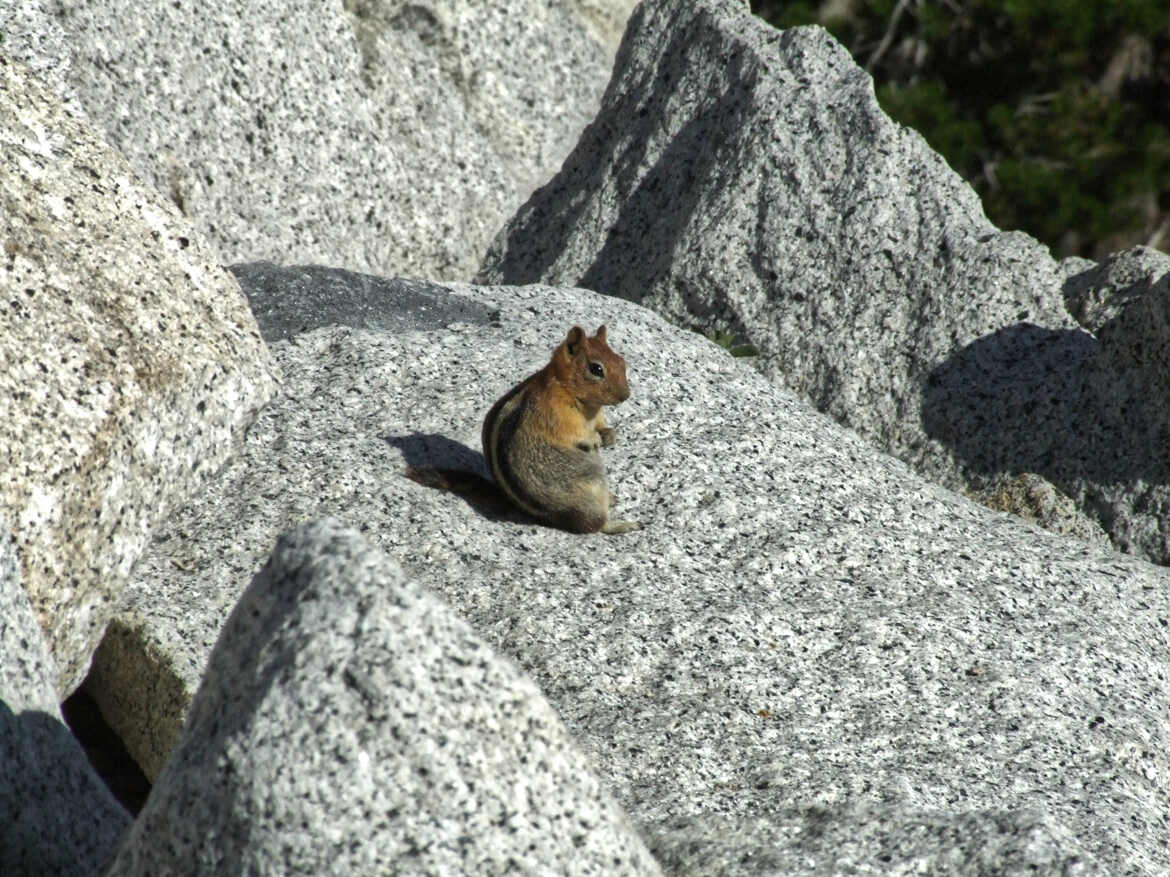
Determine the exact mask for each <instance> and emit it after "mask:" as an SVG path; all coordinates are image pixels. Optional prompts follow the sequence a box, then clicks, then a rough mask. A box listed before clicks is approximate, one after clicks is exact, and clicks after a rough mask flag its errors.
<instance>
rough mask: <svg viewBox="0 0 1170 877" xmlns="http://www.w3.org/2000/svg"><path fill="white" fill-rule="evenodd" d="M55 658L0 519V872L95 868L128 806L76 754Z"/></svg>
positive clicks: (80, 876) (79, 875) (80, 875)
mask: <svg viewBox="0 0 1170 877" xmlns="http://www.w3.org/2000/svg"><path fill="white" fill-rule="evenodd" d="M56 682H57V668H56V666H55V664H54V663H53V658H52V656H51V655H50V654H49V650H48V648H47V646H46V644H45V640H44V637H43V636H42V635H41V630H40V627H38V625H37V619H36V616H35V615H34V614H33V608H32V605H31V604H30V603H29V601H28V596H27V595H26V594H25V591H24V587H23V586H22V585H21V581H20V570H19V563H18V560H17V552H16V542H15V540H14V539H13V538H12V535H11V532H10V530H9V529H8V526H7V525H6V524H5V523H3V522H2V521H0V874H5V875H7V877H25V875H27V877H40V875H46V874H54V875H63V877H66V875H68V877H74V875H76V877H89V875H96V874H101V873H102V872H103V869H104V868H105V866H106V865H107V864H108V863H109V861H110V858H111V857H112V856H113V854H114V850H115V848H116V846H117V844H118V841H119V840H120V839H121V837H122V834H123V832H125V830H126V829H127V828H129V826H130V814H128V813H127V812H126V811H125V810H123V809H122V807H121V805H120V804H118V802H117V801H115V800H114V797H113V796H112V795H111V794H110V792H109V790H108V789H107V788H106V787H105V785H104V784H103V783H102V781H101V780H100V779H98V777H97V774H95V773H94V772H93V769H92V768H91V767H90V765H89V761H87V760H86V757H85V753H84V752H82V750H81V746H80V745H79V744H78V742H77V740H76V739H74V737H73V734H72V733H70V731H69V728H68V727H67V726H66V724H65V722H64V720H63V719H62V718H61V711H60V709H58V707H57V696H56V692H55V690H54V686H55V685H56Z"/></svg>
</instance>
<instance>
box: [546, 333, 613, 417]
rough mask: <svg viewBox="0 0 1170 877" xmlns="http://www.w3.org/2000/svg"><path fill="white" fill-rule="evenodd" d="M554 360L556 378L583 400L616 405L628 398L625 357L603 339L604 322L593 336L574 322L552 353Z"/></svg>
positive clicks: (595, 403)
mask: <svg viewBox="0 0 1170 877" xmlns="http://www.w3.org/2000/svg"><path fill="white" fill-rule="evenodd" d="M553 362H554V363H555V364H556V371H557V378H558V380H560V382H561V383H562V384H564V385H565V386H566V387H569V388H570V390H571V391H572V393H573V395H575V396H576V397H577V398H578V399H579V400H580V401H582V402H586V403H591V404H594V405H617V404H618V403H619V402H624V401H625V400H626V399H628V398H630V385H629V384H628V383H626V361H625V360H624V359H622V358H621V357H620V356H618V355H617V354H616V353H614V352H613V350H611V349H610V346H609V344H607V343H606V340H605V326H601V327H600V328H599V329H598V330H597V333H596V334H595V335H593V336H589V335H586V334H585V330H584V329H582V328H581V327H580V326H574V327H573V328H572V329H570V330H569V334H568V335H567V336H566V337H565V340H564V342H563V343H562V344H561V346H560V347H558V348H557V351H556V353H555V354H553Z"/></svg>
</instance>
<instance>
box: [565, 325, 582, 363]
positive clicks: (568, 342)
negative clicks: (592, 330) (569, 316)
mask: <svg viewBox="0 0 1170 877" xmlns="http://www.w3.org/2000/svg"><path fill="white" fill-rule="evenodd" d="M584 343H585V330H584V329H582V328H581V327H580V326H574V327H573V328H572V329H570V330H569V334H568V336H566V338H565V349H566V350H568V352H569V356H576V355H577V354H578V353H579V352H580V351H581V347H582V345H584Z"/></svg>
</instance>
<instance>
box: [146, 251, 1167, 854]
mask: <svg viewBox="0 0 1170 877" xmlns="http://www.w3.org/2000/svg"><path fill="white" fill-rule="evenodd" d="M307 273H308V272H305V271H303V270H302V269H296V270H290V271H289V272H288V274H289V276H290V281H295V279H296V278H303V277H304V276H306V274H307ZM334 282H337V280H336V278H335V279H334V280H333V281H331V283H334ZM383 282H384V283H386V284H387V285H389V286H394V285H396V283H397V282H396V281H392V280H387V281H383ZM408 287H409V288H412V289H413V288H415V284H413V283H411V284H408ZM434 294H435V296H436V297H439V298H441V297H442V296H444V295H454V296H461V297H463V298H464V299H467V300H468V301H469V302H470V303H472V304H477V305H479V306H482V307H484V308H486V309H488V310H489V311H491V312H494V313H495V314H496V315H497V319H496V321H495V323H494V324H489V325H472V324H468V323H461V322H450V323H445V324H441V325H437V326H435V327H434V328H431V329H421V328H417V327H415V328H410V329H408V330H405V331H402V332H400V333H397V334H393V333H389V332H386V331H370V330H367V329H361V328H351V327H333V328H322V329H316V330H313V331H308V332H305V333H302V334H299V335H296V336H294V337H292V338H290V339H288V340H284V341H279V342H276V343H275V344H273V353H274V356H275V357H276V358H277V360H278V361H279V363H280V364H281V367H282V369H283V370H284V373H285V376H286V377H285V383H284V385H283V388H282V393H281V395H280V396H279V398H277V399H276V400H274V402H273V403H272V405H270V406H269V407H268V408H267V409H266V410H265V411H264V412H263V413H262V414H261V416H260V418H259V420H258V421H257V423H256V425H255V426H254V427H253V429H252V430H251V431H250V432H249V434H248V438H247V442H246V446H245V450H244V452H243V454H242V455H241V456H240V458H239V459H238V460H236V461H234V462H233V463H232V464H229V466H227V467H226V468H225V470H224V472H223V476H222V478H221V479H220V480H219V481H218V482H216V483H215V484H212V485H210V487H209V489H208V491H207V492H206V493H205V494H204V495H202V496H200V497H199V498H198V499H197V500H195V501H193V502H191V503H189V504H188V505H187V506H186V507H184V508H183V509H181V510H179V511H178V512H177V513H176V514H175V515H174V516H173V517H172V519H171V520H170V522H169V523H168V526H167V527H166V528H165V529H164V530H163V531H161V532H160V533H159V536H158V538H157V539H156V540H155V542H154V543H153V544H152V545H151V547H150V549H149V550H148V551H147V552H146V553H145V554H144V556H143V558H142V561H141V562H140V564H139V566H138V568H137V569H136V572H135V580H134V583H133V584H132V586H131V592H130V593H131V597H132V601H133V607H134V610H133V611H135V612H136V613H138V615H137V618H138V621H137V622H135V623H137V624H139V627H138V628H136V630H137V637H138V639H139V645H138V646H137V648H138V651H139V654H138V656H137V658H134V657H133V655H127V656H126V657H125V659H124V661H125V663H124V667H123V670H124V673H125V676H124V678H125V679H126V680H131V681H127V682H124V683H123V685H124V687H126V688H127V690H138V689H139V688H146V689H149V687H150V686H151V685H154V684H156V683H155V682H152V681H151V680H158V679H160V678H165V679H166V680H168V682H167V684H177V685H179V686H181V687H182V690H184V691H187V692H192V693H193V692H194V690H195V687H196V686H197V685H198V681H199V674H200V673H201V672H202V671H203V670H204V669H205V668H206V667H207V664H208V653H209V652H210V644H209V643H210V642H211V641H214V639H215V637H216V635H217V634H218V632H219V630H220V628H221V627H222V625H223V623H224V619H225V618H226V616H227V614H228V611H229V610H230V607H231V606H233V605H234V604H235V602H236V601H237V600H238V599H239V594H240V591H241V589H242V583H243V582H245V581H247V580H248V578H249V576H250V575H251V574H252V572H253V571H254V570H255V568H256V566H257V565H258V564H259V563H260V562H261V560H262V559H263V557H264V556H265V555H266V553H267V552H268V550H269V547H270V546H271V544H272V542H273V540H274V539H275V538H276V535H277V534H278V533H280V532H282V531H284V530H286V529H288V528H289V527H290V526H291V525H292V524H294V523H295V522H297V521H303V520H312V519H315V518H318V517H320V516H323V515H332V516H337V517H339V518H342V519H344V520H347V521H349V522H350V523H351V524H352V525H353V526H355V527H358V528H360V529H361V530H362V532H363V533H364V535H365V536H366V538H367V539H369V540H370V542H371V543H372V544H374V545H376V546H378V547H380V548H381V549H382V551H384V552H385V553H386V554H387V555H389V556H390V557H392V558H394V559H395V560H397V561H398V562H400V563H401V564H402V566H403V568H404V569H405V570H406V575H407V577H408V578H409V579H410V580H412V581H416V582H418V583H419V584H421V585H423V586H424V587H425V588H426V589H427V590H430V591H433V592H435V593H437V594H439V595H440V596H441V597H442V598H443V599H444V600H445V601H447V602H448V603H449V604H450V605H451V606H452V607H453V608H454V609H455V611H457V612H458V613H459V614H460V615H462V616H463V617H465V618H466V619H467V620H468V621H469V622H470V624H471V625H472V627H473V628H474V629H475V630H476V631H478V632H479V634H480V635H482V636H483V638H484V639H485V640H486V641H487V642H489V643H490V644H491V645H492V647H493V648H495V649H496V650H498V651H499V652H501V653H503V654H505V655H507V656H509V657H511V658H512V659H514V660H515V661H516V662H517V663H518V664H519V665H520V666H521V667H522V668H523V669H524V670H525V671H526V672H527V673H528V674H529V675H531V677H532V678H533V679H534V681H535V682H536V683H537V684H538V685H539V686H540V688H541V690H542V691H543V692H544V694H545V696H546V697H548V699H549V700H550V702H551V703H552V704H553V705H554V707H555V708H556V709H557V711H558V713H559V714H560V716H561V717H562V718H563V720H564V721H565V723H566V725H567V726H568V728H569V731H570V732H571V733H572V735H573V736H574V738H575V739H576V740H577V741H578V743H579V745H580V746H581V747H582V748H583V749H584V750H585V752H586V754H587V755H588V756H589V757H590V758H591V760H592V761H593V763H594V764H596V766H597V769H598V771H599V775H600V776H601V777H602V779H603V780H604V782H605V783H606V785H607V786H608V787H609V788H610V789H611V790H612V792H613V794H614V796H615V797H616V799H617V801H618V802H619V803H620V804H621V805H622V806H623V807H624V808H625V810H626V812H627V813H629V814H630V816H631V818H632V819H633V821H634V823H635V825H636V826H637V827H638V829H639V831H640V832H641V833H642V835H643V837H645V838H646V841H647V844H648V845H649V847H650V849H651V851H652V852H653V853H654V854H655V855H656V857H658V858H659V859H660V860H661V861H662V862H663V863H664V865H665V866H666V867H667V869H668V870H670V871H672V872H675V873H694V872H695V871H703V870H711V871H726V872H731V873H744V874H747V873H801V872H808V871H811V872H813V873H833V872H835V871H837V870H839V869H840V868H844V867H845V866H846V865H848V866H849V867H852V868H855V869H856V870H858V871H863V870H870V871H880V872H882V873H913V872H915V869H921V868H925V869H927V870H929V869H930V868H934V869H935V870H938V871H945V872H948V873H960V874H962V873H969V874H977V873H988V872H996V873H1036V872H1039V873H1077V868H1082V869H1085V870H1086V871H1088V872H1090V873H1091V872H1092V870H1093V869H1094V868H1096V867H1098V866H1103V867H1107V868H1116V869H1117V870H1127V871H1130V872H1133V873H1136V874H1158V873H1164V872H1165V871H1166V870H1167V869H1170V852H1168V851H1167V849H1166V847H1165V845H1164V844H1163V843H1162V838H1163V837H1165V836H1166V833H1167V831H1170V812H1168V811H1167V809H1166V807H1165V801H1166V800H1167V799H1168V797H1170V786H1168V785H1167V783H1168V780H1167V777H1170V763H1168V762H1167V758H1166V752H1168V751H1170V748H1168V747H1167V745H1166V744H1167V742H1168V741H1170V693H1168V692H1167V689H1166V686H1165V685H1164V684H1163V682H1164V678H1165V676H1166V673H1167V667H1166V655H1167V653H1168V648H1170V639H1168V636H1167V627H1166V620H1167V619H1170V571H1167V570H1165V569H1163V568H1160V567H1156V566H1152V565H1150V564H1147V563H1144V562H1142V561H1139V560H1136V559H1134V558H1129V557H1125V556H1122V555H1117V554H1114V553H1112V552H1110V551H1099V550H1096V549H1094V548H1092V547H1090V546H1088V545H1086V544H1084V543H1081V542H1077V541H1074V540H1071V539H1065V538H1061V537H1058V536H1054V535H1052V534H1051V533H1047V532H1045V531H1043V530H1040V529H1038V528H1036V527H1034V526H1031V525H1029V524H1026V523H1024V522H1022V521H1020V520H1019V519H1018V518H1015V517H1012V516H1009V515H1006V514H1003V513H1001V512H993V511H990V510H988V509H986V508H983V507H980V506H978V505H975V504H974V503H971V502H969V501H968V500H966V499H964V498H962V497H960V496H958V495H956V494H954V493H951V492H949V491H947V490H945V489H943V488H941V487H939V486H938V485H935V484H933V483H930V482H927V481H925V480H923V479H922V478H921V477H920V476H919V475H917V474H915V473H914V472H913V471H912V470H910V469H909V468H908V467H907V466H906V465H905V464H903V463H901V462H898V461H896V460H894V459H892V458H890V457H887V456H885V455H883V454H881V453H880V452H878V451H876V450H874V448H873V447H872V446H871V445H869V444H867V443H866V442H864V441H862V440H861V439H860V438H858V437H857V436H856V435H855V434H853V433H852V432H850V431H849V430H846V429H844V428H842V427H841V426H840V425H839V424H836V423H835V422H833V421H832V420H831V419H829V418H827V417H825V416H824V415H822V414H819V413H818V412H816V411H815V410H813V409H812V408H811V407H810V406H809V405H808V404H807V403H805V402H803V401H801V400H800V399H799V398H798V397H797V396H796V395H794V394H792V393H791V392H789V391H787V390H784V389H782V388H778V387H776V386H775V385H774V384H772V383H771V382H769V381H767V380H765V379H764V378H763V377H762V376H760V375H758V374H757V373H755V372H754V371H752V370H751V369H746V368H744V367H743V366H742V365H741V364H740V363H739V362H738V361H736V360H734V359H732V358H731V357H729V356H728V355H727V354H726V352H725V351H723V350H722V349H720V348H719V347H717V346H716V345H714V344H712V343H711V342H709V341H707V340H705V339H704V338H702V337H700V336H698V335H696V334H695V333H692V332H688V331H684V330H680V329H677V328H673V327H671V326H670V325H669V324H667V323H666V322H665V321H664V320H663V319H662V318H660V317H658V316H656V315H654V314H652V313H650V312H648V311H646V310H644V309H642V308H639V307H637V306H634V305H632V304H629V303H627V302H623V301H620V300H617V299H614V298H606V297H602V296H598V295H595V294H593V293H591V292H588V291H585V290H580V289H559V288H549V287H539V286H531V287H490V288H488V287H471V286H456V285H452V286H448V287H446V288H445V289H436V290H434ZM469 306H470V305H469ZM286 316H287V315H286ZM603 322H604V323H606V324H607V325H608V327H609V338H610V341H611V344H612V345H613V347H614V349H615V350H617V351H618V352H619V353H621V354H623V355H624V356H625V357H626V359H627V361H628V363H629V374H630V385H631V389H632V396H631V398H630V399H629V400H628V401H627V402H625V403H624V404H622V405H621V406H620V407H618V408H617V409H616V410H615V411H614V412H613V413H612V417H611V418H610V419H611V421H612V422H613V424H614V425H615V426H616V428H617V430H618V444H617V447H616V448H614V449H613V450H612V451H610V452H607V467H608V469H609V473H610V476H611V479H612V482H613V485H614V487H615V488H616V493H617V497H618V499H617V503H618V510H619V511H620V513H621V515H622V517H623V518H629V519H634V520H639V521H641V522H643V523H644V524H645V525H646V528H645V529H644V530H643V531H640V532H638V533H633V534H627V535H625V536H620V537H602V536H595V537H581V536H575V535H572V534H569V533H565V532H561V531H559V530H553V529H549V528H547V527H543V526H539V525H537V524H535V523H533V522H531V521H529V520H527V519H524V518H523V517H521V516H518V515H514V516H504V517H500V516H499V515H498V514H495V513H492V512H490V511H485V510H484V509H483V508H481V507H480V506H477V505H474V504H471V503H469V502H468V501H465V500H464V499H463V498H461V497H459V496H456V495H453V494H447V493H441V492H436V491H433V490H429V489H427V488H424V487H422V486H420V485H418V484H416V483H414V482H412V481H410V480H408V479H406V478H404V477H402V474H401V473H402V471H403V469H404V467H405V466H407V465H408V464H409V465H425V464H437V465H442V466H456V467H467V468H471V469H476V470H478V471H481V472H482V471H484V470H483V462H482V459H481V457H480V454H479V451H478V448H479V428H480V423H481V420H482V417H483V415H484V413H485V412H486V410H487V408H488V407H489V405H490V404H491V402H492V401H493V400H494V399H495V398H496V397H497V396H498V395H500V394H502V393H503V392H504V391H505V390H506V389H507V388H508V387H509V386H510V385H511V384H512V383H513V382H514V381H516V380H517V379H518V378H520V377H522V376H524V375H525V374H527V373H529V372H530V371H532V370H534V369H535V368H538V367H540V366H541V365H543V364H544V362H545V361H546V360H547V356H548V353H549V350H550V349H551V348H552V347H553V346H554V345H555V344H556V343H557V342H558V341H559V340H560V338H561V337H562V336H563V334H564V332H565V329H566V328H567V327H568V326H569V325H572V324H574V323H577V324H581V325H583V326H588V327H590V328H591V329H592V328H594V327H596V325H598V324H600V323H603ZM335 605H344V601H337V602H335ZM339 666H340V664H339ZM135 673H137V674H138V675H137V676H135V675H134V674H135ZM213 675H214V674H213ZM189 696H190V695H188V697H189ZM182 719H183V713H179V714H173V713H172V714H170V715H160V716H158V717H156V718H155V720H156V721H157V722H160V723H167V724H169V725H170V727H172V728H177V727H178V725H179V724H180V723H181V721H182ZM163 755H164V756H165V753H163ZM810 863H812V864H810ZM997 868H998V869H999V870H998V871H997V870H996V869H997ZM817 869H819V871H818V870H817ZM1029 869H1033V870H1032V871H1029Z"/></svg>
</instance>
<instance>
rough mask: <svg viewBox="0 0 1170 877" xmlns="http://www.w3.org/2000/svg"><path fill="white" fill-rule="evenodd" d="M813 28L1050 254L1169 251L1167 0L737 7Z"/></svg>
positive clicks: (1001, 218)
mask: <svg viewBox="0 0 1170 877" xmlns="http://www.w3.org/2000/svg"><path fill="white" fill-rule="evenodd" d="M752 9H753V11H754V12H755V13H756V14H757V15H759V16H761V17H762V18H764V19H765V20H767V21H769V22H770V23H772V24H773V25H775V26H777V27H792V26H795V25H799V24H812V23H816V24H821V25H823V26H824V27H826V28H827V29H828V30H829V31H830V32H831V33H832V34H833V35H834V36H835V37H836V38H837V39H838V40H840V41H841V43H842V44H844V45H845V46H846V47H847V48H848V49H849V51H850V52H851V53H852V54H853V57H854V59H855V60H856V61H857V63H858V64H860V65H861V66H863V67H865V68H866V69H867V70H868V71H869V72H870V73H871V74H872V75H873V78H874V85H875V89H876V91H877V97H878V101H879V102H880V103H881V105H882V108H883V109H884V110H885V111H886V113H887V114H889V115H890V116H891V117H892V118H894V119H896V120H898V121H899V122H902V123H903V124H905V125H908V126H910V127H912V128H915V129H916V130H917V131H919V133H921V134H922V135H923V137H925V138H926V140H927V142H929V143H930V145H931V146H932V147H934V149H935V150H937V151H938V152H939V153H941V154H942V155H943V156H944V157H945V158H946V159H947V161H948V162H949V163H950V165H951V167H953V168H954V169H955V170H956V171H958V172H959V173H960V174H962V175H963V177H964V178H965V179H966V180H967V181H968V182H969V183H970V184H971V185H972V186H973V187H974V188H975V190H976V191H977V192H978V193H979V195H980V197H981V198H982V199H983V205H984V209H985V210H986V212H987V215H988V217H989V218H990V219H991V221H992V222H994V223H995V224H996V225H997V226H999V227H1000V228H1004V229H1022V230H1024V231H1026V232H1028V233H1030V234H1031V235H1033V236H1034V237H1036V238H1038V239H1040V240H1041V241H1043V242H1044V243H1046V244H1048V246H1049V247H1050V248H1051V249H1052V251H1053V254H1054V255H1056V256H1071V255H1081V256H1087V257H1089V258H1102V257H1103V256H1105V255H1107V254H1109V253H1110V252H1113V251H1115V250H1118V249H1122V248H1124V247H1127V246H1132V245H1134V244H1148V245H1150V246H1154V247H1159V248H1161V249H1163V250H1167V249H1170V0H825V2H793V3H786V2H782V0H752Z"/></svg>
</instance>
